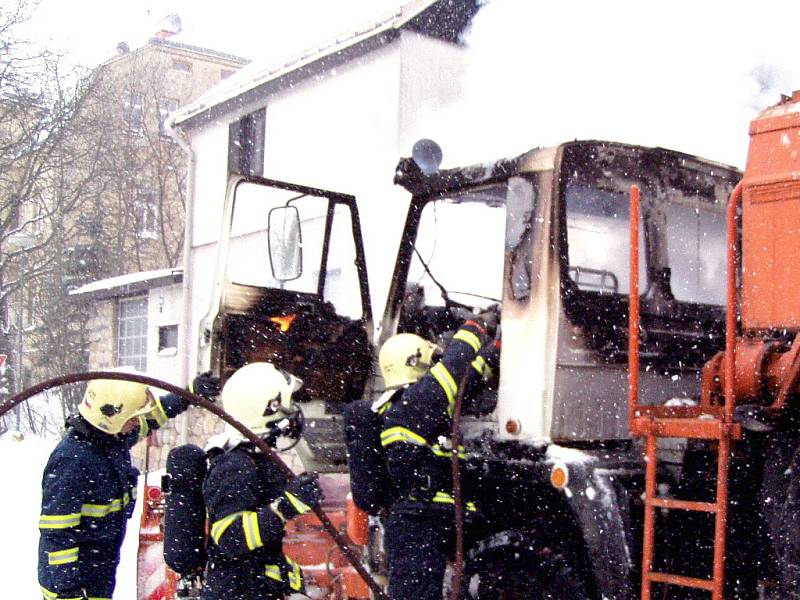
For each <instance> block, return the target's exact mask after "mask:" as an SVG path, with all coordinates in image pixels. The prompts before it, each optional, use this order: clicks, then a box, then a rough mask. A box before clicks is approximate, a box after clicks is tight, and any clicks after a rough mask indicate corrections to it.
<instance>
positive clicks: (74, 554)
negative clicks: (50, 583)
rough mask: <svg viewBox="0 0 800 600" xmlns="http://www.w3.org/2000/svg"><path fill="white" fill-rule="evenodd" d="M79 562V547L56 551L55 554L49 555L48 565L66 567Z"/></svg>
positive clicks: (49, 553)
mask: <svg viewBox="0 0 800 600" xmlns="http://www.w3.org/2000/svg"><path fill="white" fill-rule="evenodd" d="M77 561H78V547H77V546H75V547H74V548H67V549H65V550H56V551H55V552H48V553H47V564H48V565H65V564H67V563H71V562H77Z"/></svg>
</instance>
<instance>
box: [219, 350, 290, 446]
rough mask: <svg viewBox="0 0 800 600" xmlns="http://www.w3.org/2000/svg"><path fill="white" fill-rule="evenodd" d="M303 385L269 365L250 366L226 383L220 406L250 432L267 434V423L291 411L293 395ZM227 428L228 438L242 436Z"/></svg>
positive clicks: (260, 363)
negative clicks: (229, 436)
mask: <svg viewBox="0 0 800 600" xmlns="http://www.w3.org/2000/svg"><path fill="white" fill-rule="evenodd" d="M302 385H303V382H302V380H300V379H299V378H297V377H295V376H294V375H292V374H291V373H287V372H286V371H284V370H282V369H278V368H276V367H275V365H273V364H272V363H267V362H257V363H250V364H248V365H245V366H243V367H242V368H241V369H239V370H238V371H236V372H235V373H234V374H233V375H231V376H230V378H229V379H228V381H226V382H225V386H224V387H223V388H222V407H223V408H224V409H225V412H226V413H228V414H229V415H230V416H232V417H233V418H234V419H236V420H237V421H239V422H240V423H241V424H242V425H244V426H245V427H247V428H248V429H250V430H251V431H252V432H253V433H255V434H263V433H268V432H269V431H270V427H269V424H270V423H272V422H274V421H279V420H280V419H283V418H286V416H287V415H289V414H291V413H292V412H293V411H292V394H293V393H294V392H296V391H297V390H299V389H300V387H301V386H302ZM226 429H227V431H228V433H229V434H230V435H232V436H237V437H241V434H240V433H239V432H238V431H237V430H236V429H234V428H233V427H231V426H230V425H227V426H226Z"/></svg>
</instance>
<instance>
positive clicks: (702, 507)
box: [645, 498, 719, 513]
mask: <svg viewBox="0 0 800 600" xmlns="http://www.w3.org/2000/svg"><path fill="white" fill-rule="evenodd" d="M645 502H646V503H647V504H649V505H651V506H656V507H658V508H676V509H679V510H695V511H700V512H710V513H712V512H717V511H719V506H717V504H715V503H714V502H692V501H689V500H675V499H673V498H647V499H646V500H645Z"/></svg>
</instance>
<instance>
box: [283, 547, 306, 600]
mask: <svg viewBox="0 0 800 600" xmlns="http://www.w3.org/2000/svg"><path fill="white" fill-rule="evenodd" d="M284 558H286V562H287V563H288V564H289V566H290V567H291V568H292V570H291V571H289V574H288V577H289V587H290V588H292V589H293V590H294V591H295V592H296V591H298V590H300V588H302V587H303V575H302V574H301V573H300V565H298V564H297V563H296V562H294V561H293V560H292V559H291V558H289V557H288V556H287V557H284Z"/></svg>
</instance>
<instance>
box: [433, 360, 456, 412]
mask: <svg viewBox="0 0 800 600" xmlns="http://www.w3.org/2000/svg"><path fill="white" fill-rule="evenodd" d="M431 375H433V376H434V377H435V378H436V381H437V382H438V383H439V385H440V386H441V388H442V390H444V394H445V396H447V413H448V414H449V415H451V416H452V414H453V407H454V406H455V399H456V394H457V393H458V386H457V385H456V382H455V380H454V379H453V376H452V375H450V371H448V370H447V368H446V367H445V366H444V365H443V364H442V363H437V364H436V365H435V366H434V367H433V368H432V369H431Z"/></svg>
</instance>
